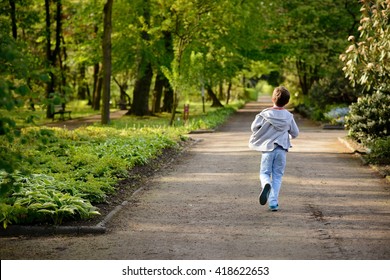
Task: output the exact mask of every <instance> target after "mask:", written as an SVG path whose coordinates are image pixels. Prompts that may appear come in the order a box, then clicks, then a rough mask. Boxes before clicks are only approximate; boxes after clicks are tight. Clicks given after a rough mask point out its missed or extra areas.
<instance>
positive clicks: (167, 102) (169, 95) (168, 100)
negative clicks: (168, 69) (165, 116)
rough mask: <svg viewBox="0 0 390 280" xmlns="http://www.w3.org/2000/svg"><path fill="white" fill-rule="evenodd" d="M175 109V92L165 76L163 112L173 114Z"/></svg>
mask: <svg viewBox="0 0 390 280" xmlns="http://www.w3.org/2000/svg"><path fill="white" fill-rule="evenodd" d="M172 107H173V90H172V87H171V84H170V83H169V81H168V79H167V78H166V77H165V76H164V100H163V107H162V110H161V111H162V112H172Z"/></svg>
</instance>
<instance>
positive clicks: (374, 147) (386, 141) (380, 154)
mask: <svg viewBox="0 0 390 280" xmlns="http://www.w3.org/2000/svg"><path fill="white" fill-rule="evenodd" d="M366 159H367V160H368V162H370V163H376V164H390V136H387V137H383V138H378V139H376V140H375V141H374V142H373V143H371V144H370V145H369V153H368V154H367V156H366Z"/></svg>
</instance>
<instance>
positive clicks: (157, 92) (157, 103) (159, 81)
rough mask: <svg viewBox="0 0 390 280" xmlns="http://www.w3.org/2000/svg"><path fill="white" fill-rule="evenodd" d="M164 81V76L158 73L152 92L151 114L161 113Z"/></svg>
mask: <svg viewBox="0 0 390 280" xmlns="http://www.w3.org/2000/svg"><path fill="white" fill-rule="evenodd" d="M165 79H166V78H165V76H164V74H163V73H161V72H160V71H158V73H157V76H156V81H155V83H154V90H153V107H152V112H153V113H159V112H160V111H161V97H162V94H163V89H164V84H165Z"/></svg>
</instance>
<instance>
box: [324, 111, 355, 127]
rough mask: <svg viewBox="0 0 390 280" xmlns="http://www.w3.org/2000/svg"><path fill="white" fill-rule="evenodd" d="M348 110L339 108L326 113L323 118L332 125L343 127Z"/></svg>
mask: <svg viewBox="0 0 390 280" xmlns="http://www.w3.org/2000/svg"><path fill="white" fill-rule="evenodd" d="M348 113H349V108H348V107H341V108H340V107H339V108H334V109H332V110H330V111H329V112H328V113H325V114H324V116H325V118H326V119H327V120H329V121H330V122H331V123H332V124H338V125H344V123H345V116H346V115H348Z"/></svg>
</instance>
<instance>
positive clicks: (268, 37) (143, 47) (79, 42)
mask: <svg viewBox="0 0 390 280" xmlns="http://www.w3.org/2000/svg"><path fill="white" fill-rule="evenodd" d="M367 2H370V1H367ZM359 9H360V4H359V3H358V1H356V0H323V1H311V0H289V1H285V0H263V1H257V0H134V1H127V0H115V1H113V0H86V1H73V0H45V1H38V0H8V1H2V2H1V3H0V71H1V72H0V98H1V100H2V102H1V105H0V106H1V108H6V109H12V108H14V107H15V106H21V105H26V104H29V106H31V108H34V105H36V104H43V105H45V106H46V108H47V117H50V116H51V114H52V106H51V104H55V103H63V104H65V103H66V102H67V100H69V99H71V98H78V99H88V100H89V103H90V105H91V106H92V107H93V108H95V109H96V110H100V109H101V108H100V106H101V104H103V109H104V110H102V112H103V122H104V123H106V122H108V121H109V111H108V106H109V102H110V99H111V96H110V89H111V88H113V87H117V88H118V89H119V92H120V96H119V99H120V102H121V103H129V100H130V99H131V109H130V110H129V113H132V114H135V115H140V116H142V115H145V114H148V113H150V112H159V111H161V110H162V111H168V112H172V120H171V122H173V120H174V114H175V111H176V110H175V108H176V107H177V105H178V101H179V99H180V98H183V96H188V95H198V96H200V92H201V90H200V89H201V88H203V89H204V90H205V91H206V92H207V93H208V95H209V97H210V98H211V99H212V101H213V106H221V105H222V103H221V100H222V99H224V100H227V101H229V96H230V91H231V90H232V88H234V85H235V83H236V84H238V83H237V81H240V82H242V81H243V79H244V78H256V79H260V78H262V79H266V80H268V82H269V83H271V84H273V85H277V84H279V83H282V82H288V83H289V84H291V87H292V88H295V89H294V90H295V91H296V92H297V93H298V94H300V95H302V96H305V97H310V94H311V90H312V88H313V85H315V84H316V83H320V82H321V83H322V86H323V87H324V88H326V87H327V86H330V85H331V84H332V81H333V80H334V79H340V78H339V77H340V73H341V68H342V66H341V61H340V60H339V55H340V53H342V52H343V50H344V49H345V48H346V46H347V44H348V41H347V38H348V36H349V35H354V36H357V26H358V24H359V17H360V12H359ZM254 66H256V68H254ZM253 69H256V73H255V74H253ZM275 73H276V75H275ZM248 75H249V76H248ZM250 75H253V77H252V76H250ZM286 79H288V81H286ZM341 83H346V82H345V81H344V80H343V81H342V82H341ZM217 89H218V91H217ZM216 92H217V93H216ZM336 95H337V94H336ZM102 96H104V98H102ZM340 96H341V98H344V99H350V98H351V97H350V95H348V94H344V93H340V94H339V95H337V97H336V98H340ZM130 97H131V98H130ZM0 118H1V119H0V128H1V130H2V131H3V133H4V131H6V130H7V127H8V126H10V125H11V123H12V121H11V120H8V119H7V118H6V117H5V116H0Z"/></svg>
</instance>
